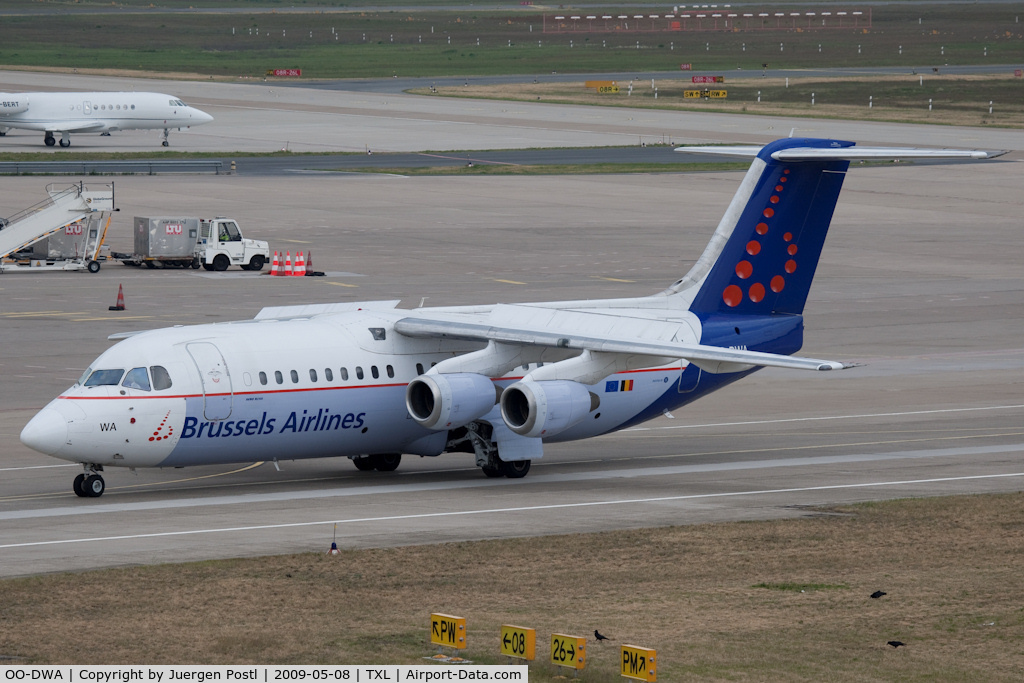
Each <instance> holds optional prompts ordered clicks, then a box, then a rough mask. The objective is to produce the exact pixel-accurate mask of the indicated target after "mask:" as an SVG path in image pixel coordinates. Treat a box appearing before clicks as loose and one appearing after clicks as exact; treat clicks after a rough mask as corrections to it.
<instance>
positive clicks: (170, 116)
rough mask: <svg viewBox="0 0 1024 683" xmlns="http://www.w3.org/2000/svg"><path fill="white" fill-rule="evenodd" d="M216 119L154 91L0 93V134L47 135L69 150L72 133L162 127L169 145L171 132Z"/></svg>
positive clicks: (49, 141) (165, 143) (49, 140)
mask: <svg viewBox="0 0 1024 683" xmlns="http://www.w3.org/2000/svg"><path fill="white" fill-rule="evenodd" d="M210 121H213V117H212V116H210V115H209V114H207V113H206V112H204V111H200V110H198V109H196V108H195V107H190V106H188V105H187V104H185V103H184V102H182V101H181V100H179V99H178V98H177V97H173V96H171V95H163V94H161V93H156V92H22V93H0V135H6V134H7V131H8V130H10V129H11V128H24V129H26V130H41V131H43V142H45V143H46V146H47V147H53V145H54V144H55V143H56V142H57V140H56V138H54V133H60V136H61V137H60V146H61V147H70V146H71V133H109V132H111V131H115V130H140V129H152V128H163V129H164V140H163V146H164V147H167V146H168V144H169V143H168V141H167V136H168V134H169V132H170V130H171V128H177V129H179V130H180V129H182V128H188V127H190V126H198V125H200V124H203V123H208V122H210Z"/></svg>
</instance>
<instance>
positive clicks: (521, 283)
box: [494, 278, 526, 285]
mask: <svg viewBox="0 0 1024 683" xmlns="http://www.w3.org/2000/svg"><path fill="white" fill-rule="evenodd" d="M494 281H495V282H504V283H505V284H506V285H525V284H526V283H525V282H519V281H518V280H499V279H498V278H494Z"/></svg>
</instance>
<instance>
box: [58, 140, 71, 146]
mask: <svg viewBox="0 0 1024 683" xmlns="http://www.w3.org/2000/svg"><path fill="white" fill-rule="evenodd" d="M60 146H61V147H70V146H71V140H65V139H64V138H61V139H60Z"/></svg>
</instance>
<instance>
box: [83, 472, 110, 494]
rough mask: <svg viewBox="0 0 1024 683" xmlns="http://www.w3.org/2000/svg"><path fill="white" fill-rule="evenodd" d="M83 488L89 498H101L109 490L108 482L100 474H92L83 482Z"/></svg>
mask: <svg viewBox="0 0 1024 683" xmlns="http://www.w3.org/2000/svg"><path fill="white" fill-rule="evenodd" d="M82 490H83V491H85V495H86V497H88V498H99V497H100V496H102V495H103V492H104V491H106V490H107V483H106V482H105V481H103V477H101V476H100V475H98V474H91V475H89V476H88V477H86V478H85V481H83V482H82Z"/></svg>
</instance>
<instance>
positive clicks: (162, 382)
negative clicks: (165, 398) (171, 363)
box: [149, 365, 171, 391]
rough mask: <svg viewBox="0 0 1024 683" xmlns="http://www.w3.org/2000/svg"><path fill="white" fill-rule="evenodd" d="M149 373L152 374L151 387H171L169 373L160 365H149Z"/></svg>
mask: <svg viewBox="0 0 1024 683" xmlns="http://www.w3.org/2000/svg"><path fill="white" fill-rule="evenodd" d="M149 374H151V375H153V388H154V389H156V390H157V391H163V390H164V389H170V388H171V375H170V373H169V372H167V368H165V367H164V366H162V365H150V366H149Z"/></svg>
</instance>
